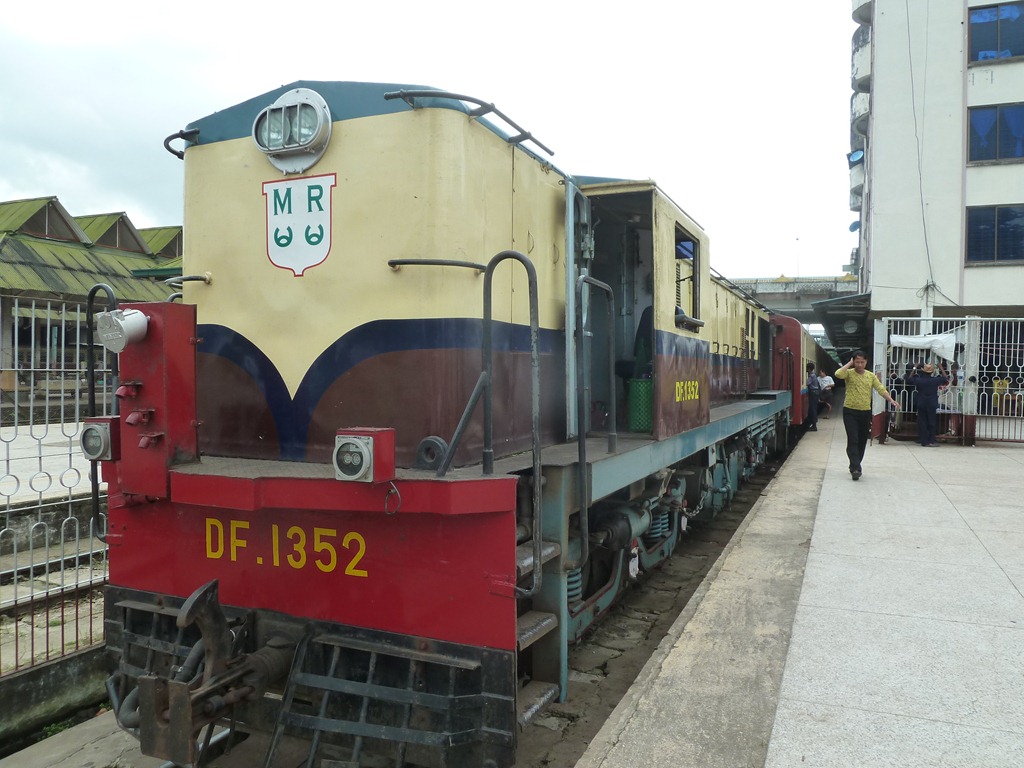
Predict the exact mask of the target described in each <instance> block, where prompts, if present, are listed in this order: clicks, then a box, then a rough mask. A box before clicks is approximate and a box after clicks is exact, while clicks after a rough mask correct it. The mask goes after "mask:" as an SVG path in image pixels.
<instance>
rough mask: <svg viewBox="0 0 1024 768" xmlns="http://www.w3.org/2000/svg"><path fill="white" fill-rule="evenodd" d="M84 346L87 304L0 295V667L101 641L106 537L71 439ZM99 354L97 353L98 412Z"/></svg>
mask: <svg viewBox="0 0 1024 768" xmlns="http://www.w3.org/2000/svg"><path fill="white" fill-rule="evenodd" d="M100 308H101V309H102V308H103V307H100ZM86 350H87V348H86V327H85V307H84V306H80V305H78V304H67V303H62V302H57V301H48V300H42V299H25V298H12V297H8V296H0V515H2V517H0V675H4V674H8V673H11V672H14V671H17V670H20V669H25V668H27V667H30V666H33V665H36V664H38V663H41V662H43V661H47V660H52V659H56V658H59V657H61V656H63V655H65V654H67V653H70V652H73V651H76V650H79V649H81V648H84V647H88V646H90V645H93V644H96V643H101V642H102V641H103V591H102V587H103V584H105V583H106V580H107V558H106V545H105V544H104V543H103V541H102V540H101V539H100V538H99V536H98V535H97V534H98V533H102V531H96V530H93V528H94V524H93V520H92V504H91V482H90V467H89V462H87V461H85V459H83V458H82V456H81V451H80V450H79V447H78V436H79V432H80V429H81V423H82V420H83V418H85V416H87V415H88V408H89V406H88V396H87V393H88V388H87V382H86V370H87V368H86ZM108 362H110V361H109V360H108V359H107V358H106V357H104V355H103V352H102V350H99V351H97V353H96V360H95V364H96V368H97V370H98V371H99V372H100V373H99V375H98V376H97V382H98V383H97V388H96V401H97V408H98V410H99V412H100V413H103V412H105V410H106V408H107V407H108V403H109V402H110V391H109V390H110V384H111V381H110V375H109V370H108ZM101 503H103V504H104V506H105V498H103V497H101ZM104 520H105V515H104V516H103V517H101V519H100V523H99V524H100V526H101V527H102V526H105V522H104Z"/></svg>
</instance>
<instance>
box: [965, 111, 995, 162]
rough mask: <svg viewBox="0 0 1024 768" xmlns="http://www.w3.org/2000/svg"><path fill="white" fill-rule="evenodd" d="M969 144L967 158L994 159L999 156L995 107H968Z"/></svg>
mask: <svg viewBox="0 0 1024 768" xmlns="http://www.w3.org/2000/svg"><path fill="white" fill-rule="evenodd" d="M967 112H968V115H970V124H971V126H970V135H971V138H970V146H969V148H968V154H967V159H968V160H972V161H973V160H995V159H996V158H997V157H998V156H999V154H998V153H999V141H998V140H997V138H996V137H997V135H998V130H997V128H996V118H997V117H998V110H997V109H996V108H995V107H984V108H983V109H970V110H968V111H967Z"/></svg>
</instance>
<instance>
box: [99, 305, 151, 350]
mask: <svg viewBox="0 0 1024 768" xmlns="http://www.w3.org/2000/svg"><path fill="white" fill-rule="evenodd" d="M148 328H149V318H148V317H146V315H144V314H143V313H142V312H140V311H139V310H137V309H125V310H120V309H115V310H113V311H112V312H99V313H97V314H96V333H97V335H98V336H99V342H100V344H102V345H103V346H104V347H105V348H106V349H107V351H109V352H124V348H125V347H127V346H128V345H129V344H134V343H135V342H137V341H142V340H143V339H144V338H146V330H147V329H148Z"/></svg>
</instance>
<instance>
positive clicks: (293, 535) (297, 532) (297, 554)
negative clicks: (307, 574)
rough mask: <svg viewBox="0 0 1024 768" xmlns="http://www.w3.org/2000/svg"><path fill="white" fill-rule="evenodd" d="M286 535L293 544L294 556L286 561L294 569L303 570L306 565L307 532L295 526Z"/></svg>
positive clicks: (290, 556)
mask: <svg viewBox="0 0 1024 768" xmlns="http://www.w3.org/2000/svg"><path fill="white" fill-rule="evenodd" d="M286 535H287V537H288V538H289V539H290V540H291V542H292V554H290V555H288V557H287V558H285V559H286V560H287V561H288V565H290V566H291V567H292V568H302V567H303V566H304V565H305V564H306V532H305V531H303V530H302V529H301V528H299V526H297V525H293V526H292V527H291V528H289V529H288V533H287V534H286Z"/></svg>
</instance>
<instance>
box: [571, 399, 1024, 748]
mask: <svg viewBox="0 0 1024 768" xmlns="http://www.w3.org/2000/svg"><path fill="white" fill-rule="evenodd" d="M837 415H838V413H837ZM845 441H846V438H845V432H844V430H843V426H842V420H841V418H832V419H830V420H822V421H820V422H819V431H818V432H816V433H809V434H807V435H806V436H805V437H804V439H803V440H801V442H800V444H799V446H798V447H797V449H796V450H795V451H794V453H793V455H792V456H791V457H790V459H789V460H788V461H787V462H786V465H785V466H784V467H783V469H782V470H781V471H780V472H779V473H778V476H777V478H776V479H775V480H774V481H773V482H772V483H771V485H770V486H768V488H766V490H765V493H764V495H763V497H762V499H761V500H760V501H759V502H758V504H757V505H756V507H755V509H754V510H752V512H751V514H750V515H749V516H748V518H747V520H746V521H745V524H744V526H743V527H742V528H741V530H740V531H738V532H737V535H736V536H735V537H734V539H733V541H732V542H731V543H730V545H729V547H728V549H727V550H726V552H725V553H723V556H722V558H720V560H719V562H718V564H717V565H716V569H715V572H713V573H712V574H710V575H709V578H708V580H707V581H706V582H705V584H704V585H703V587H702V590H701V592H700V593H699V594H698V595H696V596H695V599H694V600H692V601H691V604H690V606H689V608H688V610H687V611H686V612H685V613H684V614H683V615H682V616H680V618H679V620H678V621H677V622H676V624H675V625H674V627H673V630H672V632H671V634H670V636H669V637H668V638H666V640H665V642H664V643H663V644H662V646H661V647H660V648H659V651H658V653H657V655H656V656H655V657H654V658H652V659H651V661H650V663H649V664H648V665H647V667H646V668H645V669H644V671H643V672H642V674H641V675H640V676H639V677H638V679H637V682H636V684H635V686H634V688H633V689H632V690H631V692H630V694H629V695H628V696H627V697H626V698H625V699H624V700H623V701H622V703H621V704H620V705H619V707H618V708H617V709H616V710H615V712H614V713H613V715H612V717H611V718H610V719H609V721H608V722H607V723H606V725H605V726H604V728H603V729H602V730H601V732H600V733H599V734H598V736H597V738H596V739H595V740H594V742H593V743H592V744H591V747H590V748H589V749H588V750H587V752H586V753H585V754H584V756H583V758H582V759H581V760H580V761H579V762H578V763H577V765H576V768H636V766H645V767H649V768H660V767H661V766H672V768H719V767H721V768H744V767H748V766H749V767H750V768H754V767H755V766H756V767H758V768H760V767H761V766H767V768H837V767H854V766H855V767H856V768H881V767H882V766H893V767H896V766H898V767H899V768H925V767H926V766H927V768H944V767H946V766H948V767H949V768H965V767H966V766H977V767H978V768H1000V767H1002V766H1006V768H1010V767H1011V766H1013V767H1014V768H1016V767H1017V766H1020V765H1024V597H1022V589H1024V503H1022V502H1021V488H1022V486H1024V483H1022V482H1021V480H1022V477H1024V446H1021V445H1013V444H996V443H987V444H981V445H979V446H977V447H961V446H953V445H943V446H941V447H936V448H923V447H921V446H919V445H917V444H916V443H904V442H893V441H890V442H888V443H886V444H885V445H878V444H873V445H869V447H868V450H867V455H866V456H865V460H864V465H863V466H864V476H863V477H862V478H861V479H860V480H859V481H857V482H854V481H852V479H851V478H850V475H849V472H848V471H847V464H848V462H847V459H846V454H845Z"/></svg>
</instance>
